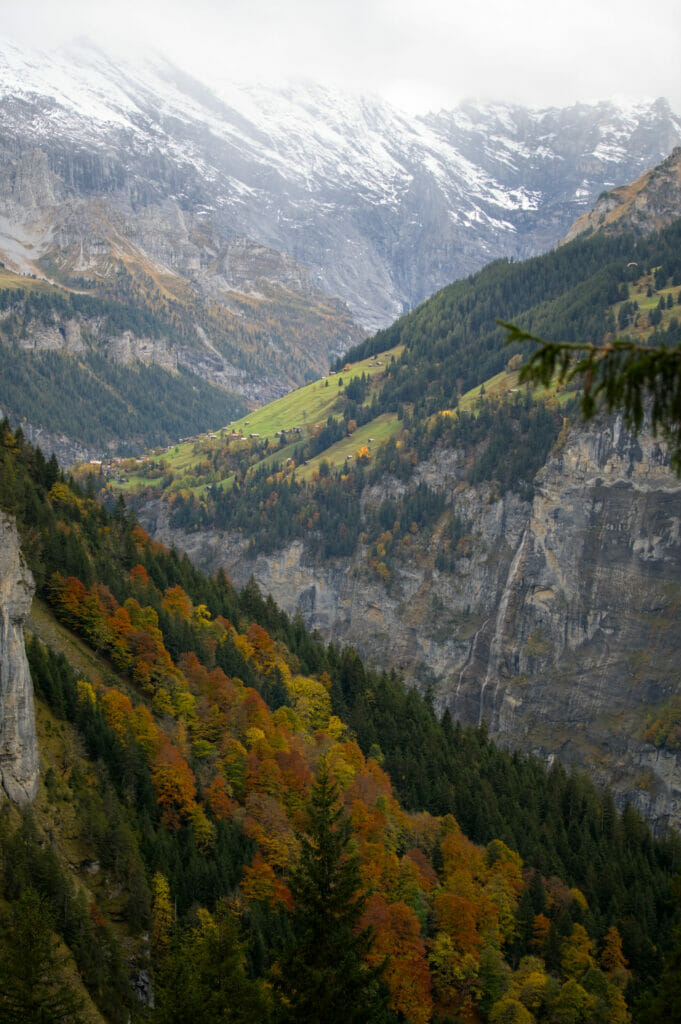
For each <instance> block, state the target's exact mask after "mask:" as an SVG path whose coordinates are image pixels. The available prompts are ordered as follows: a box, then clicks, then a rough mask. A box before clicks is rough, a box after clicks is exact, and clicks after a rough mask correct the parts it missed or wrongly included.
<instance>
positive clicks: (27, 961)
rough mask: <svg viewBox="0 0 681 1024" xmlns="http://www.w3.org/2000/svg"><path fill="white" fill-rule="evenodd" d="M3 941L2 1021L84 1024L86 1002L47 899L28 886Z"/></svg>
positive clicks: (0, 961) (7, 1023) (10, 1023)
mask: <svg viewBox="0 0 681 1024" xmlns="http://www.w3.org/2000/svg"><path fill="white" fill-rule="evenodd" d="M3 924H4V925H5V934H4V937H3V940H2V941H1V942H0V1021H1V1022H2V1024H28V1022H29V1021H30V1024H80V1022H81V1021H82V1020H83V1017H82V1016H81V1010H82V1006H83V1001H82V999H81V998H80V996H79V995H78V994H77V992H76V991H75V989H74V987H73V986H72V985H71V983H70V982H69V980H68V974H67V973H65V968H66V964H67V962H68V957H67V956H66V955H64V954H62V953H61V952H60V951H59V948H58V943H57V940H56V938H55V937H54V935H53V932H52V929H53V926H54V922H53V920H52V915H51V914H50V910H49V907H48V905H47V900H45V898H44V897H42V896H40V895H39V894H38V893H37V892H36V891H35V889H31V888H29V889H25V890H24V892H23V893H22V894H21V896H20V897H19V899H18V900H17V901H16V902H15V903H13V904H12V906H11V909H10V911H9V912H8V914H7V915H6V920H5V921H3Z"/></svg>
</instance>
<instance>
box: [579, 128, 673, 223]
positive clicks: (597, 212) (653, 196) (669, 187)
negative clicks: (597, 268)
mask: <svg viewBox="0 0 681 1024" xmlns="http://www.w3.org/2000/svg"><path fill="white" fill-rule="evenodd" d="M679 210H681V147H679V146H676V147H675V149H674V150H673V152H672V154H671V156H669V157H667V159H666V160H663V161H662V163H661V164H659V165H658V166H657V167H653V169H652V170H650V171H647V172H646V173H645V174H642V175H641V177H640V178H637V179H636V181H634V182H632V183H631V184H630V185H622V186H621V187H620V188H614V189H613V190H612V191H611V192H604V193H603V194H602V195H601V196H599V198H598V200H597V202H596V205H595V206H594V208H593V210H591V212H590V213H585V214H584V215H583V216H582V217H580V218H579V219H578V220H577V221H575V223H574V224H573V225H572V227H571V228H570V230H569V231H568V233H567V235H566V236H565V239H564V240H563V241H564V242H571V241H572V239H573V238H578V237H579V236H580V235H587V234H592V233H593V232H594V231H604V232H606V233H607V234H614V233H616V232H622V231H631V232H632V233H633V234H635V235H646V234H650V233H651V232H653V231H658V230H660V228H664V227H666V226H667V225H668V224H671V222H672V221H673V220H676V219H677V217H678V216H679Z"/></svg>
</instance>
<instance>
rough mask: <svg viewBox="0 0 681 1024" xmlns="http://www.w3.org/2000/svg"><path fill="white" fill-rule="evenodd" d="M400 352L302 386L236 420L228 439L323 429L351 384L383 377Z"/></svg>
mask: <svg viewBox="0 0 681 1024" xmlns="http://www.w3.org/2000/svg"><path fill="white" fill-rule="evenodd" d="M401 351H402V346H397V347H396V348H393V349H390V350H389V351H388V352H382V353H380V354H379V355H378V356H377V357H376V359H374V358H373V357H370V358H368V359H363V360H362V361H361V362H359V363H353V364H352V366H351V367H350V369H349V370H340V371H339V372H338V373H336V374H329V376H328V377H322V378H321V379H320V380H315V381H312V382H311V383H310V384H304V385H303V386H302V387H300V388H296V390H295V391H290V392H289V393H288V394H287V395H284V396H283V397H282V398H277V399H276V400H275V401H274V402H270V403H269V404H268V405H265V406H263V408H262V409H256V410H255V411H254V412H252V413H249V414H248V415H247V416H243V417H242V418H241V419H240V420H235V421H234V423H232V424H231V425H230V427H229V428H228V430H227V432H226V434H227V437H229V433H230V432H232V431H233V432H234V433H236V432H238V433H240V434H242V435H244V436H245V437H248V436H249V435H250V434H259V435H260V437H267V438H270V437H274V436H275V434H277V433H278V432H279V431H281V430H286V431H289V430H294V429H295V428H296V427H299V428H300V431H301V436H302V435H304V434H305V432H306V431H307V430H309V429H312V428H314V426H315V425H317V424H320V425H321V426H325V425H326V421H327V419H328V418H329V416H331V415H333V413H334V411H338V412H339V411H340V408H338V409H336V410H334V406H335V405H336V402H337V399H338V398H339V396H340V395H342V394H343V391H344V390H345V386H346V385H347V384H349V383H350V381H351V380H354V378H355V377H361V376H362V374H363V373H365V374H366V375H367V377H369V378H373V377H376V376H378V375H379V374H383V373H385V369H386V367H387V365H388V364H389V363H390V360H391V358H392V357H393V356H395V358H397V357H398V355H399V354H400V352H401ZM339 381H342V382H343V384H342V387H339Z"/></svg>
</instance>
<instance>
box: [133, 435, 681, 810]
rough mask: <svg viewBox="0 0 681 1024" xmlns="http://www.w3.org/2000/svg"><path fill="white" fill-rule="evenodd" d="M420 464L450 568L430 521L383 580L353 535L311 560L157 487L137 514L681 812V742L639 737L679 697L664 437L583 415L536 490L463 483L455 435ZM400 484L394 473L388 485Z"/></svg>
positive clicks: (677, 490)
mask: <svg viewBox="0 0 681 1024" xmlns="http://www.w3.org/2000/svg"><path fill="white" fill-rule="evenodd" d="M418 473H419V476H420V478H421V479H424V480H426V481H427V482H428V484H429V485H430V486H431V487H436V488H440V489H442V490H443V491H444V492H445V493H446V494H447V496H448V500H449V502H450V504H451V505H452V506H453V507H454V508H455V509H456V513H457V515H458V516H460V517H461V518H462V519H464V520H465V521H466V522H468V523H469V524H470V533H469V535H468V537H467V538H466V543H465V544H464V546H463V549H462V552H461V555H460V557H459V558H458V560H457V562H456V564H455V566H454V568H453V569H452V571H451V572H440V571H438V569H437V568H436V566H435V557H434V548H435V546H436V543H437V536H435V537H434V538H433V541H432V542H431V544H430V547H429V549H428V550H424V549H421V550H419V551H418V553H417V554H416V555H415V557H414V558H413V560H411V561H407V562H402V563H401V564H399V565H397V566H395V568H394V571H393V576H392V579H391V581H390V583H389V584H388V585H387V586H386V585H384V584H383V583H382V582H381V581H380V580H378V579H377V578H376V577H374V576H371V575H370V573H369V571H368V569H367V564H366V558H365V557H364V556H365V553H364V552H362V551H359V552H357V553H356V555H355V556H354V557H353V558H352V559H336V560H333V561H332V562H326V563H320V562H318V561H314V560H313V559H312V558H310V557H309V556H308V555H307V553H306V549H305V547H304V545H303V544H302V543H300V542H298V543H294V544H291V545H290V546H288V547H287V548H286V549H285V550H282V551H279V552H277V553H275V554H273V555H269V556H265V555H259V556H258V557H257V558H256V559H255V560H252V559H249V558H248V557H247V555H246V551H245V545H244V544H243V542H242V541H241V539H240V538H239V537H237V536H234V535H229V536H225V535H221V534H218V533H216V532H214V531H213V532H211V531H206V532H196V533H192V534H190V535H182V534H181V533H179V532H178V531H175V530H173V529H172V528H171V527H170V525H169V523H168V520H167V515H166V513H165V510H164V509H163V507H161V506H159V505H158V504H156V505H154V506H149V507H148V508H147V509H146V510H141V515H142V518H143V520H145V521H146V523H147V524H148V525H149V526H150V527H151V528H152V530H153V532H154V534H155V536H157V537H158V538H159V539H161V540H165V541H166V542H170V543H175V544H177V545H178V546H180V547H183V548H184V549H185V550H187V551H188V553H189V555H190V557H192V558H193V559H194V560H195V561H196V562H198V563H201V564H203V565H204V566H206V567H208V568H211V569H214V568H216V567H217V566H219V565H222V566H224V567H225V568H226V570H227V571H228V572H229V573H230V575H231V577H232V579H233V580H234V582H235V583H237V584H238V585H243V584H244V583H245V582H246V581H247V579H248V577H249V575H250V574H251V573H253V575H254V576H255V579H256V581H257V583H258V584H259V585H260V587H261V588H262V590H263V591H264V592H265V593H268V592H269V593H271V594H272V596H273V597H274V599H275V600H276V601H277V602H278V603H279V604H280V605H281V606H282V607H283V608H284V609H285V610H286V611H287V612H289V613H290V614H295V613H296V612H300V613H301V614H302V616H303V618H304V619H305V621H306V623H307V625H308V626H309V627H311V628H314V629H317V630H319V631H320V632H321V633H322V635H324V636H325V637H327V638H333V639H334V640H336V641H339V642H341V643H351V644H354V645H355V646H356V647H357V648H358V649H359V650H360V651H361V652H362V653H363V655H364V656H365V657H366V658H367V659H368V660H369V661H370V662H373V663H374V664H376V665H378V666H394V667H396V668H398V669H399V670H400V671H402V672H403V673H404V675H405V678H406V680H407V682H413V683H416V684H417V685H418V686H421V687H424V686H425V685H428V684H432V685H434V687H435V693H436V700H437V703H438V706H439V708H440V710H441V711H443V710H444V709H445V708H446V707H448V708H449V709H450V710H451V712H452V714H453V716H454V717H455V718H457V719H459V720H460V721H462V722H464V723H470V724H475V725H477V724H480V723H482V722H483V721H485V722H487V725H488V728H489V730H490V732H491V734H492V735H493V736H494V737H495V738H496V739H497V740H498V741H500V742H502V743H506V744H508V745H509V746H511V747H513V748H517V749H522V750H528V751H533V752H535V753H536V754H538V755H539V756H541V757H543V758H544V759H546V760H547V761H548V762H550V761H551V760H552V759H554V758H559V759H560V760H561V761H563V762H564V763H567V764H574V765H576V766H579V767H586V768H588V769H589V771H590V772H591V773H592V774H593V775H594V776H595V777H596V778H597V779H598V780H599V781H601V782H603V783H606V782H607V783H608V784H610V785H611V786H613V788H614V791H615V795H616V798H617V799H618V800H619V801H620V803H624V802H625V801H629V802H630V803H632V804H634V805H635V806H636V807H638V808H639V809H640V810H641V811H642V812H643V813H644V814H646V815H648V816H649V817H650V818H651V820H652V821H653V822H654V823H655V826H656V827H657V828H659V829H661V828H663V827H664V826H665V825H667V824H672V825H674V826H675V827H677V828H678V827H681V756H679V753H678V752H676V751H675V750H673V749H666V748H665V747H664V746H662V747H660V748H658V747H656V746H655V745H654V744H653V743H651V742H648V741H647V740H646V738H645V734H646V729H647V726H648V724H649V722H650V721H651V720H654V719H655V717H656V716H658V715H659V714H660V713H662V712H663V711H664V708H665V707H667V706H668V704H669V702H670V701H674V700H676V699H678V698H681V673H680V672H679V668H678V665H679V636H681V481H680V480H678V479H677V478H676V477H675V476H673V474H672V473H671V472H670V469H669V462H668V456H667V453H666V451H665V449H664V447H663V446H662V445H661V444H659V443H658V442H657V441H656V440H655V439H654V438H653V437H652V436H650V435H645V434H644V435H641V437H640V438H639V439H634V438H632V437H631V435H630V434H629V433H627V432H626V431H625V430H624V428H623V426H622V422H621V420H620V419H617V418H613V419H609V420H607V421H606V420H604V421H601V422H599V423H598V424H592V425H589V426H588V427H587V426H580V427H577V428H575V429H573V430H572V431H570V432H569V433H566V436H564V437H563V438H562V439H561V443H560V445H559V447H558V449H557V450H556V451H555V452H554V453H553V454H552V455H551V456H550V457H549V459H548V460H547V462H546V464H545V466H544V467H543V468H542V470H541V471H540V473H539V474H538V476H537V478H536V481H535V497H534V499H533V501H532V502H525V501H521V500H520V499H519V498H518V497H517V496H516V495H513V494H511V493H507V494H506V495H505V496H504V497H503V498H498V499H495V496H494V493H493V492H491V491H490V490H489V488H488V487H486V486H479V487H476V488H474V487H469V486H467V485H466V484H465V483H462V481H463V477H464V466H463V458H462V456H461V454H460V453H457V452H456V451H451V450H441V451H438V452H435V453H434V454H433V455H432V457H431V458H430V460H429V461H428V462H426V463H424V464H422V465H421V466H420V467H419V469H418ZM402 486H403V485H402V484H400V483H399V482H398V481H388V483H387V484H386V485H385V486H384V487H382V494H383V495H384V494H385V492H386V488H390V487H392V488H394V489H395V490H396V491H397V490H399V488H400V487H402ZM362 500H363V502H364V503H367V502H372V501H375V502H379V501H380V500H381V496H380V495H379V494H372V493H371V492H370V491H367V492H365V494H364V496H363V499H362Z"/></svg>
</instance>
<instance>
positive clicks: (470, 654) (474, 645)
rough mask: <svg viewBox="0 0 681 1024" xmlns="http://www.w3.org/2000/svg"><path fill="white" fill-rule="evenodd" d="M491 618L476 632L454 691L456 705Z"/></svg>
mask: <svg viewBox="0 0 681 1024" xmlns="http://www.w3.org/2000/svg"><path fill="white" fill-rule="evenodd" d="M490 618H491V616H488V617H487V618H486V619H485V621H484V622H483V624H482V626H480V628H479V629H477V630H476V631H475V635H474V636H473V643H472V644H471V649H470V651H469V652H468V657H467V658H466V661H465V662H464V666H463V668H462V669H461V671H460V672H459V681H458V682H457V684H456V690H455V691H454V702H455V705H456V704H458V701H459V690H460V689H461V682H462V680H463V677H464V674H465V672H466V669H467V668H468V666H469V665H470V664H471V663H472V661H473V658H474V657H475V650H476V648H477V646H478V637H479V636H480V635H481V633H482V632H483V631H484V629H485V626H486V625H487V623H488V622H489V620H490Z"/></svg>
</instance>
